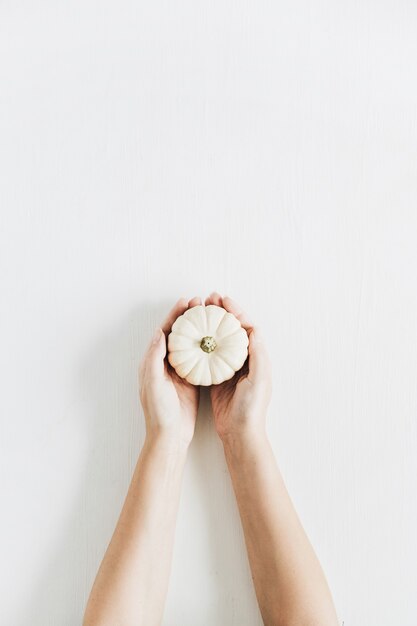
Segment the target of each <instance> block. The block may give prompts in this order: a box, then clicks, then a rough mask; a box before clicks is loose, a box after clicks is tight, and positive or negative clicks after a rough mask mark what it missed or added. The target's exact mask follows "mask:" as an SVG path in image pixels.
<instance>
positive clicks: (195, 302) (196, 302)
mask: <svg viewBox="0 0 417 626" xmlns="http://www.w3.org/2000/svg"><path fill="white" fill-rule="evenodd" d="M199 304H202V302H201V298H198V297H197V296H196V297H195V298H191V300H189V301H188V308H189V309H191V308H192V307H193V306H198V305H199Z"/></svg>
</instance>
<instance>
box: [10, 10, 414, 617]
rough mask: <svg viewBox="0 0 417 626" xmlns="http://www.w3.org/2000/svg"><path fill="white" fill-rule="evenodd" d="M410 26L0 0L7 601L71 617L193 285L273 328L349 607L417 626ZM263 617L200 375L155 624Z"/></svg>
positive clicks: (364, 16) (345, 613)
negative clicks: (141, 369) (163, 330)
mask: <svg viewBox="0 0 417 626" xmlns="http://www.w3.org/2000/svg"><path fill="white" fill-rule="evenodd" d="M416 27H417V9H416V5H415V4H414V3H412V2H408V1H406V0H399V2H396V3H394V2H389V1H383V2H379V3H375V2H371V0H365V1H364V2H353V3H340V2H339V3H334V2H330V1H328V0H319V1H318V2H315V3H311V2H308V1H307V0H296V1H295V2H292V3H288V2H286V3H284V2H268V1H265V2H264V1H261V2H248V1H245V2H237V1H236V0H226V1H222V2H220V0H216V1H212V2H209V3H207V2H200V1H197V2H196V1H191V0H181V1H180V2H171V3H168V2H162V1H159V0H156V1H155V2H143V1H141V0H135V1H133V0H121V1H120V2H118V3H114V2H109V1H108V0H101V1H100V2H95V1H93V0H84V1H83V2H77V1H74V0H70V1H69V2H65V3H58V4H57V3H55V2H52V1H51V0H47V1H46V2H42V3H31V2H28V1H27V0H23V1H22V2H19V3H10V2H3V3H2V4H1V6H0V80H1V97H0V170H1V186H0V220H1V221H0V272H1V275H0V278H1V291H0V294H1V295H0V301H1V305H0V322H1V324H0V333H1V337H0V340H1V342H0V345H1V348H0V374H1V382H2V385H1V387H2V391H1V394H0V411H1V425H0V426H1V448H2V450H1V455H0V458H1V466H2V471H1V494H2V499H1V502H2V527H3V529H4V531H3V533H4V534H3V537H4V538H5V539H6V541H5V545H4V547H3V553H2V559H1V561H2V563H1V587H2V598H3V600H2V605H1V608H0V622H1V623H2V624H7V625H8V626H27V625H28V624H30V625H31V626H74V625H75V624H79V623H80V620H81V615H82V612H83V607H84V603H85V601H86V597H87V594H88V591H89V588H90V585H91V583H92V580H93V577H94V574H95V571H96V569H97V566H98V564H99V562H100V559H101V557H102V555H103V551H104V549H105V547H106V545H107V542H108V541H109V538H110V535H111V532H112V529H113V527H114V524H115V521H116V518H117V516H118V512H119V509H120V507H121V504H122V501H123V499H124V496H125V493H126V490H127V486H128V483H129V480H130V476H131V473H132V470H133V467H134V464H135V461H136V458H137V455H138V451H139V449H140V446H141V444H142V442H143V437H144V427H143V418H142V414H141V411H140V408H139V406H138V401H137V388H136V386H137V381H136V371H137V364H138V361H139V359H140V357H141V354H142V353H143V350H144V347H145V345H146V343H147V342H148V340H149V337H150V334H151V332H152V331H153V329H154V327H155V326H156V325H157V324H159V322H160V320H161V318H162V317H163V316H164V314H165V311H166V309H167V308H168V307H169V306H170V305H171V303H172V302H173V301H174V300H175V299H176V298H177V297H179V296H181V295H185V296H189V297H191V296H193V295H201V296H205V295H207V294H208V293H209V292H210V291H211V290H213V289H217V290H219V291H220V292H225V293H228V294H230V295H233V296H234V297H235V298H236V299H237V300H240V301H241V302H242V303H243V304H244V305H245V307H246V308H247V310H248V311H249V312H250V314H251V316H252V317H253V318H254V319H255V320H256V321H257V322H258V323H259V324H260V325H261V326H262V327H263V332H264V334H265V335H266V336H267V338H268V342H269V346H270V350H271V353H272V354H273V364H274V397H273V403H272V406H271V412H270V418H269V432H270V436H271V439H272V442H273V445H274V449H275V451H276V453H277V455H278V458H279V462H280V466H281V468H282V470H283V473H284V476H285V478H286V482H287V485H288V487H289V489H290V492H291V494H292V496H293V499H294V502H295V504H296V506H297V509H298V511H299V513H300V516H301V518H302V520H303V522H304V525H305V527H306V529H307V532H308V534H309V536H310V538H311V539H312V542H313V544H314V546H315V548H316V550H317V552H318V554H319V556H320V558H321V561H322V563H323V565H324V568H325V570H326V573H327V575H328V578H329V582H330V585H331V588H332V590H333V593H334V596H335V601H336V605H337V608H338V613H339V616H340V620H341V621H342V620H343V621H344V624H345V626H371V625H375V626H376V625H378V626H393V624H398V625H401V626H415V624H416V623H417V599H416V594H415V563H416V562H417V542H416V534H415V529H416V528H417V495H416V494H417V491H416V488H415V480H416V476H417V460H416V459H417V455H416V444H417V426H416V418H417V385H416V381H417V332H416V330H417V328H416V319H417V296H416V287H417V285H416V267H417V246H416V240H417V212H416V205H417V177H416V173H417V172H416V170H417V167H416V156H417V154H416V145H417V66H416V64H415V59H416V58H417V39H416V37H415V33H416ZM258 624H259V625H260V624H261V620H260V616H259V611H258V608H257V605H256V601H255V595H254V592H253V588H252V582H251V577H250V572H249V568H248V563H247V557H246V553H245V550H244V544H243V536H242V531H241V528H240V523H239V518H238V514H237V510H236V505H235V502H234V499H233V495H232V491H231V486H230V480H229V477H228V474H227V471H226V466H225V463H224V459H223V455H222V450H221V447H220V444H219V442H218V441H217V440H216V437H215V434H214V432H213V428H212V424H211V417H210V411H209V406H208V404H207V398H204V401H203V404H202V408H201V412H200V416H199V422H198V429H197V433H196V438H195V441H194V443H193V446H192V450H191V453H190V458H189V461H188V464H187V468H186V476H185V482H184V491H183V495H182V501H181V507H180V513H179V519H178V527H177V541H176V545H175V554H174V563H173V568H172V578H171V586H170V590H169V597H168V601H167V606H166V612H165V619H164V626H196V625H198V626H256V625H258Z"/></svg>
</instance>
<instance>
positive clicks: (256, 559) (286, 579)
mask: <svg viewBox="0 0 417 626" xmlns="http://www.w3.org/2000/svg"><path fill="white" fill-rule="evenodd" d="M223 443H224V450H225V455H226V460H227V464H228V467H229V470H230V474H231V478H232V482H233V487H234V491H235V494H236V499H237V503H238V507H239V511H240V516H241V520H242V526H243V530H244V535H245V541H246V546H247V551H248V557H249V562H250V566H251V570H252V576H253V580H254V584H255V590H256V594H257V598H258V603H259V606H260V610H261V613H262V617H263V620H264V623H265V625H266V626H337V623H338V622H337V617H336V613H335V610H334V607H333V602H332V599H331V595H330V591H329V589H328V586H327V583H326V580H325V577H324V574H323V571H322V569H321V567H320V564H319V562H318V559H317V557H316V555H315V553H314V551H313V548H312V547H311V544H310V542H309V540H308V538H307V536H306V534H305V532H304V530H303V528H302V526H301V523H300V521H299V519H298V516H297V514H296V512H295V509H294V507H293V505H292V503H291V500H290V498H289V495H288V492H287V490H286V487H285V485H284V482H283V480H282V477H281V474H280V472H279V469H278V466H277V464H276V461H275V457H274V454H273V451H272V448H271V446H270V443H269V441H268V439H267V437H266V435H265V434H260V435H258V436H255V437H253V436H252V437H247V438H246V440H245V439H244V438H242V439H236V438H235V439H234V440H230V439H229V440H227V441H224V442H223Z"/></svg>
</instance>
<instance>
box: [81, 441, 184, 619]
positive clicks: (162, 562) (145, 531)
mask: <svg viewBox="0 0 417 626" xmlns="http://www.w3.org/2000/svg"><path fill="white" fill-rule="evenodd" d="M185 460H186V450H185V449H183V448H177V447H175V448H173V447H172V446H171V445H169V444H165V443H164V442H163V441H162V440H154V441H149V440H147V441H146V442H145V445H144V447H143V448H142V451H141V454H140V456H139V459H138V462H137V465H136V469H135V472H134V475H133V478H132V481H131V484H130V487H129V490H128V494H127V496H126V500H125V503H124V506H123V509H122V512H121V514H120V517H119V521H118V523H117V526H116V529H115V531H114V534H113V537H112V539H111V542H110V544H109V546H108V548H107V551H106V554H105V556H104V559H103V562H102V564H101V566H100V569H99V572H98V574H97V577H96V580H95V583H94V586H93V589H92V591H91V595H90V598H89V601H88V604H87V609H86V613H85V617H84V626H157V625H158V624H160V623H161V620H162V615H163V610H164V603H165V597H166V592H167V587H168V580H169V572H170V566H171V558H172V548H173V541H174V533H175V522H176V517H177V511H178V504H179V498H180V488H181V482H182V474H183V469H184V465H185Z"/></svg>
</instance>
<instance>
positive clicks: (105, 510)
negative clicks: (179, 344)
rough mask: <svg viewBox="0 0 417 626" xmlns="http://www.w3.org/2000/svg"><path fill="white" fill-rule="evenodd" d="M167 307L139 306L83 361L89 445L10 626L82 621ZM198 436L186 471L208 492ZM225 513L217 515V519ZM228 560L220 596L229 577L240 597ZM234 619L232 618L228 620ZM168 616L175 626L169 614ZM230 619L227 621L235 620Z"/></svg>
mask: <svg viewBox="0 0 417 626" xmlns="http://www.w3.org/2000/svg"><path fill="white" fill-rule="evenodd" d="M171 306H172V303H167V302H161V303H160V304H158V305H157V306H155V305H153V304H147V305H142V306H141V307H140V308H138V310H136V311H134V312H132V314H131V315H130V316H129V317H128V319H126V320H125V322H124V323H122V324H121V325H119V327H117V328H115V329H114V330H113V331H112V332H111V333H110V334H108V335H106V336H105V337H102V338H101V339H100V340H99V341H98V342H97V344H96V345H95V346H94V347H93V349H92V350H91V351H90V353H89V354H87V356H86V358H85V360H84V362H83V363H82V364H81V367H80V380H79V381H78V383H79V386H80V390H78V391H77V394H79V396H80V397H81V398H82V401H83V402H82V408H83V411H82V419H83V421H84V423H83V425H82V428H83V429H84V437H85V438H86V439H87V440H88V445H87V457H86V464H85V467H84V470H83V472H82V480H81V482H80V485H79V490H78V495H77V496H76V499H75V501H74V503H73V506H72V507H71V511H72V512H71V515H70V518H69V519H68V521H67V525H66V527H65V528H64V531H63V533H62V536H61V539H60V541H59V543H58V545H56V546H54V547H52V548H51V554H52V555H53V556H52V558H51V559H50V561H49V563H48V564H47V567H46V568H45V571H43V572H42V573H41V574H40V575H39V579H38V582H37V584H36V586H35V588H34V590H33V595H32V600H31V601H30V602H29V604H28V605H26V606H25V608H24V610H23V612H22V614H21V615H20V618H19V619H18V620H17V621H16V623H15V626H28V624H31V626H75V624H81V622H82V616H83V613H84V608H85V604H86V601H87V598H88V594H89V592H90V589H91V586H92V583H93V580H94V577H95V575H96V572H97V569H98V566H99V564H100V562H101V559H102V557H103V555H104V552H105V550H106V547H107V545H108V542H109V540H110V538H111V535H112V532H113V529H114V526H115V524H116V521H117V518H118V516H119V513H120V509H121V507H122V504H123V500H124V498H125V495H126V493H127V489H128V486H129V482H130V479H131V476H132V473H133V469H134V466H135V463H136V460H137V456H138V454H139V451H140V448H141V446H142V444H143V440H144V435H145V426H144V420H143V415H142V412H141V409H140V406H139V401H138V391H137V368H138V363H139V360H140V357H141V356H142V355H143V353H144V351H145V349H146V347H147V344H148V342H149V340H150V338H151V336H152V333H153V330H154V328H155V327H156V325H157V324H160V323H161V321H162V319H163V318H164V315H166V312H167V311H168V310H169V308H170V307H171ZM203 404H204V405H205V406H204V407H203V410H204V412H206V411H208V410H209V408H208V401H207V396H206V399H205V401H204V402H203ZM198 432H199V435H198ZM198 432H197V433H196V435H198V436H197V437H196V446H195V449H194V451H193V454H192V455H191V461H192V464H193V468H192V471H194V470H195V472H196V476H197V477H198V481H199V483H201V490H202V491H204V490H205V489H207V487H208V485H207V472H206V468H207V467H209V466H210V459H209V458H208V457H209V456H210V449H212V446H213V443H212V442H213V438H212V437H208V438H205V439H204V440H203V437H202V434H203V432H204V433H205V434H207V429H206V426H204V427H203V428H201V427H199V428H198ZM210 441H211V443H210ZM193 443H194V442H193ZM197 448H198V450H197ZM200 466H201V467H200ZM219 471H220V472H221V471H222V470H219ZM51 472H59V467H53V468H51ZM218 478H219V476H218ZM211 482H212V480H211ZM209 489H216V486H215V485H211V487H210V486H209ZM214 505H215V499H214V498H211V497H209V494H207V497H206V496H204V506H205V507H206V508H207V520H209V522H208V523H209V524H210V525H211V523H212V522H213V524H214V529H213V530H212V529H209V533H210V545H211V550H212V555H213V560H217V567H218V568H221V567H222V565H223V564H225V562H226V561H225V555H227V557H232V554H231V550H230V546H228V545H226V541H225V539H223V535H222V533H221V532H219V530H220V529H219V524H221V523H222V520H221V519H219V517H218V513H216V512H215V511H214V509H213V507H214ZM51 506H53V503H51ZM226 513H227V512H226ZM45 514H46V515H47V512H46V513H45ZM224 514H225V511H224V510H223V518H224ZM227 560H229V559H227ZM233 560H234V559H233V558H231V563H230V565H229V567H228V568H227V569H225V571H224V572H223V574H224V575H223V574H222V572H221V571H220V572H219V574H220V575H219V576H218V581H219V583H220V586H221V587H222V589H219V594H221V593H224V590H225V588H227V584H226V578H227V579H228V580H229V581H230V579H231V578H232V580H234V583H233V584H234V586H235V587H236V584H237V583H239V582H240V590H241V592H242V586H241V585H242V581H241V579H240V578H239V575H237V572H235V578H234V579H233V576H231V569H230V567H231V566H232V567H233ZM184 584H185V585H186V584H187V582H186V581H184ZM222 604H224V603H222ZM184 609H185V607H184ZM185 610H186V609H185ZM238 612H239V611H238ZM236 617H237V615H234V619H235V618H236ZM242 617H243V615H242ZM166 619H167V621H168V622H169V623H170V624H172V623H173V622H172V621H171V619H170V617H169V616H166ZM196 619H199V617H198V616H196V615H194V616H191V615H190V616H188V615H187V619H186V621H183V620H181V626H188V625H189V626H191V625H192V626H195V623H196ZM223 619H226V620H227V617H226V616H223ZM234 619H233V620H231V622H233V623H234ZM241 621H244V620H241ZM222 623H224V621H223V622H222ZM236 623H238V621H237V622H236Z"/></svg>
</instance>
